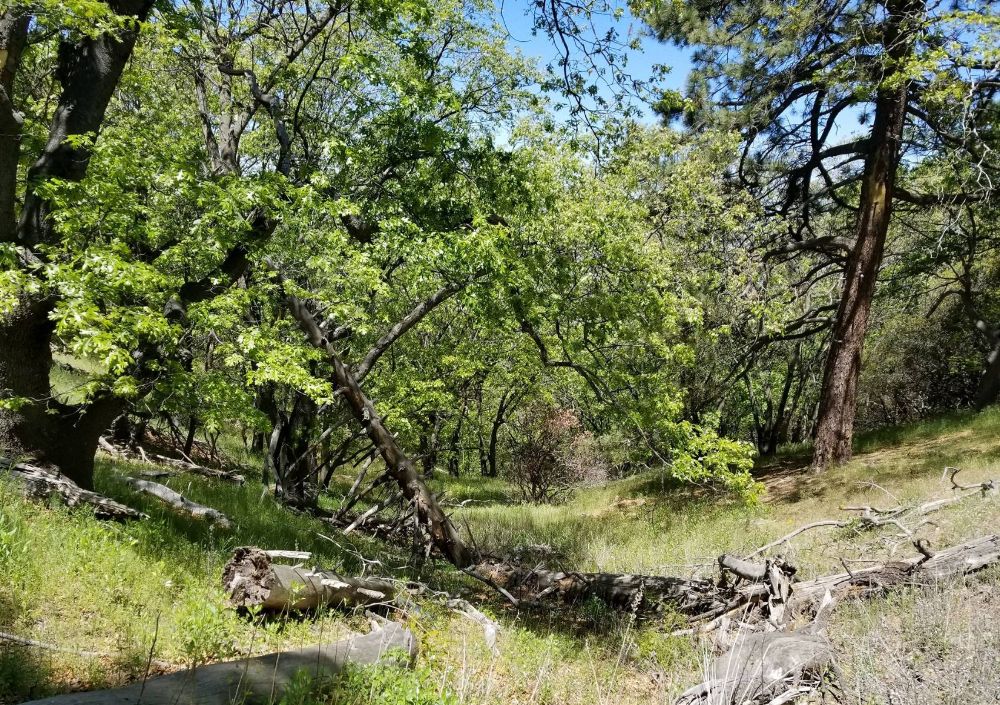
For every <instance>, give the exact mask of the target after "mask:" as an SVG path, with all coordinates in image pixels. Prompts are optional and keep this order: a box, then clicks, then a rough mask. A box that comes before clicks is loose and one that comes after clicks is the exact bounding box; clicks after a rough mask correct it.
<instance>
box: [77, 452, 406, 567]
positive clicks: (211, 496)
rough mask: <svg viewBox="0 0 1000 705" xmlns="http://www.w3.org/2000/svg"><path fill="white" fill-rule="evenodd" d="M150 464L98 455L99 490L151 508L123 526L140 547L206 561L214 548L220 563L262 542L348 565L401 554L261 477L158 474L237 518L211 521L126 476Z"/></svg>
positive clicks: (394, 559) (166, 556)
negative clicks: (307, 509) (299, 506)
mask: <svg viewBox="0 0 1000 705" xmlns="http://www.w3.org/2000/svg"><path fill="white" fill-rule="evenodd" d="M143 470H148V467H147V466H145V465H141V464H138V465H137V464H131V463H120V462H117V461H115V462H110V461H107V460H103V459H102V460H100V461H99V462H98V467H97V475H96V480H97V482H96V484H97V489H98V491H100V492H103V493H105V494H107V495H108V496H109V497H112V498H114V499H117V500H118V501H120V502H123V503H124V504H127V505H129V506H131V507H134V508H136V509H138V510H140V511H142V512H145V513H146V514H148V515H149V517H150V518H149V519H147V520H145V521H140V522H131V523H129V524H127V525H126V527H125V529H124V530H125V531H126V532H127V533H128V534H129V535H130V536H131V537H132V538H133V539H136V540H138V544H137V548H138V549H139V550H141V551H142V552H143V553H146V554H148V555H150V556H152V557H154V558H156V559H159V560H169V561H171V562H174V563H180V564H184V563H186V562H190V564H191V565H199V564H204V561H205V559H206V555H205V554H206V553H208V554H209V559H210V560H212V559H214V561H217V562H218V561H221V562H220V563H219V565H218V568H221V563H224V562H225V561H226V560H228V558H229V555H230V554H231V553H232V550H233V549H234V548H236V547H238V546H258V547H260V548H264V549H284V550H299V551H309V552H310V553H312V554H313V559H312V560H313V561H314V562H315V563H316V564H317V565H320V566H322V567H324V568H329V569H333V570H340V571H344V572H357V571H360V570H361V568H362V565H361V561H360V559H359V558H358V556H364V557H365V558H367V559H369V560H370V559H377V560H382V561H383V562H386V563H389V564H393V563H398V562H399V553H398V552H397V551H394V550H393V549H392V547H388V546H386V545H385V544H383V543H380V542H378V541H376V540H374V539H370V538H367V537H365V536H363V535H361V534H357V535H353V536H348V537H345V536H343V535H340V533H339V531H338V530H337V529H336V528H333V527H331V526H329V525H328V524H326V523H324V522H323V521H321V520H320V519H318V518H316V517H313V516H310V515H308V514H305V513H302V512H297V511H293V510H291V509H289V508H287V507H285V506H283V505H281V504H279V503H278V502H277V501H276V500H275V499H274V498H273V496H271V494H270V493H269V492H268V491H267V490H266V488H264V487H263V486H261V485H258V484H256V483H253V482H248V483H247V484H245V485H242V486H239V485H235V484H227V483H222V482H218V481H214V480H209V479H206V478H201V477H198V476H195V475H189V474H184V473H179V474H177V475H173V476H171V477H168V478H161V479H160V480H158V481H159V482H161V483H162V484H165V485H167V486H169V487H171V488H172V489H174V490H176V491H177V492H180V493H181V494H183V495H184V496H186V497H189V498H190V499H191V500H193V501H195V502H198V503H200V504H204V505H206V506H209V507H212V508H214V509H217V510H219V511H220V512H222V513H223V514H225V515H226V516H227V517H229V518H230V519H231V520H232V522H233V526H232V528H230V529H221V528H218V527H215V526H212V525H211V524H209V523H208V522H205V521H202V520H199V519H194V518H192V517H189V516H186V515H184V514H181V513H178V512H176V511H174V510H173V509H172V508H170V507H169V506H167V505H166V504H164V503H163V502H161V501H160V500H157V499H156V498H154V497H150V496H148V495H145V494H142V493H140V492H136V491H134V490H133V489H132V488H131V487H129V486H128V485H127V484H126V483H125V482H124V481H123V479H122V477H121V475H122V474H123V473H126V474H137V473H139V472H141V471H143ZM331 539H332V540H331Z"/></svg>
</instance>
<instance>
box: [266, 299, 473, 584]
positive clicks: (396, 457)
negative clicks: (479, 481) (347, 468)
mask: <svg viewBox="0 0 1000 705" xmlns="http://www.w3.org/2000/svg"><path fill="white" fill-rule="evenodd" d="M285 300H286V301H287V303H288V308H289V310H290V311H291V313H292V316H294V318H295V320H297V321H298V323H299V327H300V328H302V331H303V332H304V333H305V334H306V338H307V339H308V341H309V343H310V344H311V345H312V346H313V347H316V348H318V349H319V350H322V351H323V352H324V353H325V354H326V358H327V361H328V362H329V364H330V366H331V367H332V368H333V381H334V383H335V384H336V387H337V391H338V392H339V393H340V394H341V395H342V396H343V398H344V400H345V402H346V403H347V406H348V408H349V409H350V410H351V414H352V415H353V416H354V418H355V419H356V420H357V421H358V423H359V424H360V425H361V427H362V428H364V430H365V433H366V434H367V435H368V438H369V439H370V440H371V442H372V444H373V445H374V446H375V447H376V448H377V449H378V452H379V455H381V456H382V460H383V461H384V462H385V467H386V470H387V472H388V474H389V475H390V476H391V477H392V479H393V480H395V482H396V484H397V485H399V488H400V490H401V491H402V493H403V497H405V498H406V500H408V501H409V502H410V503H411V504H412V505H413V507H414V509H415V510H416V514H417V519H418V521H419V522H420V525H421V526H423V527H424V529H425V530H426V531H427V533H428V534H429V535H430V539H431V541H432V542H433V544H434V547H435V548H437V549H438V550H439V551H440V552H441V554H442V555H443V556H444V557H445V558H446V559H448V561H450V562H451V563H452V564H453V565H455V566H457V567H458V568H468V567H470V566H471V565H472V564H473V563H474V555H473V552H472V550H471V549H470V548H469V547H468V546H467V545H466V544H465V542H464V541H463V540H462V537H461V536H459V533H458V531H457V530H456V529H455V526H454V525H453V524H452V523H451V520H450V519H449V518H448V516H447V515H446V514H445V513H444V511H443V510H442V509H441V507H440V505H439V504H438V503H437V500H436V499H435V498H434V493H432V492H431V490H430V488H429V487H428V486H427V484H426V483H425V482H424V481H423V478H422V477H421V476H420V473H418V472H417V469H416V467H414V465H413V461H412V460H410V458H409V457H408V456H407V455H406V453H405V452H404V451H403V449H402V448H401V447H400V445H399V443H397V441H396V437H395V436H394V435H393V434H392V432H391V431H389V429H388V428H386V426H385V424H383V423H382V417H381V416H379V414H378V411H376V410H375V405H374V404H372V402H371V400H370V399H369V398H368V396H367V395H366V394H365V393H364V392H363V391H362V389H361V386H360V385H359V384H358V380H357V378H356V377H355V375H354V372H353V371H352V370H351V368H350V367H349V366H348V365H347V364H345V363H344V361H343V360H342V359H341V357H340V354H339V353H338V352H337V349H336V348H335V347H334V345H333V344H332V343H331V342H330V341H328V340H327V338H326V336H325V335H324V334H323V330H322V329H321V328H320V327H319V324H317V323H316V319H315V318H314V317H313V315H312V313H311V312H310V311H309V309H308V308H307V307H306V305H305V303H304V302H303V301H301V300H300V299H299V298H298V297H296V296H293V295H291V294H287V295H286V297H285Z"/></svg>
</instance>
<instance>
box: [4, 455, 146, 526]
mask: <svg viewBox="0 0 1000 705" xmlns="http://www.w3.org/2000/svg"><path fill="white" fill-rule="evenodd" d="M0 470H5V471H6V472H7V474H8V475H10V476H11V477H13V478H14V479H16V480H18V481H19V482H20V483H21V484H22V485H23V486H24V490H25V494H26V495H27V496H28V497H31V498H32V499H40V500H47V499H48V498H49V497H51V496H53V495H57V496H59V497H60V498H61V499H62V500H63V501H64V502H65V503H66V505H67V506H69V507H76V506H80V505H87V506H90V507H93V509H94V515H95V516H96V517H97V518H98V519H112V520H115V521H125V520H126V519H145V518H146V515H145V514H143V513H142V512H140V511H138V510H136V509H132V507H128V506H126V505H124V504H122V503H121V502H116V501H115V500H113V499H110V498H109V497H105V496H104V495H102V494H98V493H97V492H92V491H91V490H85V489H83V488H82V487H80V486H79V485H77V484H76V483H75V482H73V481H72V480H70V479H69V478H68V477H66V476H65V475H62V474H61V473H59V472H57V471H55V470H50V469H49V468H44V467H41V466H39V465H31V464H28V463H18V462H16V461H13V460H10V459H8V458H4V457H0Z"/></svg>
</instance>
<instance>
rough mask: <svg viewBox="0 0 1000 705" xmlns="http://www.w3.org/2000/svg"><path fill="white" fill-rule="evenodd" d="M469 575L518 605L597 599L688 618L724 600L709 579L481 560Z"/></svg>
mask: <svg viewBox="0 0 1000 705" xmlns="http://www.w3.org/2000/svg"><path fill="white" fill-rule="evenodd" d="M473 572H474V573H475V574H476V575H477V576H478V577H481V578H483V579H486V580H487V581H489V582H490V583H493V584H495V585H497V586H500V587H501V588H504V589H505V590H506V591H508V592H510V593H512V594H513V595H515V596H516V597H517V598H518V599H519V600H520V601H525V602H537V601H541V600H543V599H545V598H549V597H552V598H558V599H560V600H562V601H563V602H569V603H577V602H581V601H585V600H587V599H590V598H597V599H599V600H601V601H603V602H605V603H606V604H608V605H609V606H611V607H615V608H618V609H625V610H631V611H661V610H662V609H663V608H664V607H666V606H669V607H670V608H671V609H674V610H676V611H678V612H681V613H683V614H688V615H701V614H705V613H711V612H714V611H716V610H720V609H723V608H725V607H726V606H727V602H726V600H725V599H724V597H723V594H722V592H721V591H720V590H719V588H718V586H717V585H716V584H715V583H714V582H713V581H711V580H705V579H699V578H675V577H669V576H661V575H632V574H624V573H566V572H561V571H551V570H544V569H541V568H524V567H521V566H517V565H514V566H511V565H510V564H507V563H499V562H483V563H480V564H479V565H477V566H476V567H475V568H474V569H473Z"/></svg>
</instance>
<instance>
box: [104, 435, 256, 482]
mask: <svg viewBox="0 0 1000 705" xmlns="http://www.w3.org/2000/svg"><path fill="white" fill-rule="evenodd" d="M98 446H99V447H100V449H101V450H102V451H104V452H105V453H107V454H108V455H111V456H114V457H117V458H125V459H127V460H132V461H136V462H141V463H146V464H147V465H154V466H156V465H160V466H162V465H166V466H168V467H171V468H173V469H175V470H176V471H177V472H189V473H192V474H194V475H201V476H202V477H208V478H210V479H213V480H223V481H225V482H232V483H235V484H238V485H242V484H244V483H245V482H246V478H245V477H243V475H240V474H239V473H235V472H230V471H227V470H217V469H215V468H210V467H206V466H204V465H198V464H197V463H193V462H191V461H189V460H180V459H178V458H169V457H167V456H165V455H162V454H160V453H154V452H150V453H147V452H146V451H145V449H144V448H143V447H142V446H141V445H140V446H137V447H136V448H135V449H132V448H131V447H129V446H124V445H115V444H113V443H112V442H111V441H110V440H108V439H107V438H105V437H104V436H101V437H100V438H99V439H98ZM163 474H164V475H167V474H169V473H166V472H164V473H163Z"/></svg>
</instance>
